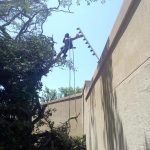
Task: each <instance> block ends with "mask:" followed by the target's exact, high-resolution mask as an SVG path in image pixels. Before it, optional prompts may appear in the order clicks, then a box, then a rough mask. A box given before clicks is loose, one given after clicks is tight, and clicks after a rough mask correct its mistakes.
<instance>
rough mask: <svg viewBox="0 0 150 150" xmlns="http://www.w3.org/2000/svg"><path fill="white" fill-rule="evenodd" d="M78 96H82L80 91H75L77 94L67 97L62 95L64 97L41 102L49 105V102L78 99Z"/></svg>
mask: <svg viewBox="0 0 150 150" xmlns="http://www.w3.org/2000/svg"><path fill="white" fill-rule="evenodd" d="M79 98H82V93H77V94H74V95H71V96H67V97H64V98H60V99H56V100H52V101H50V102H47V103H42V105H44V104H47V105H51V104H55V103H61V102H64V101H70V100H75V99H79Z"/></svg>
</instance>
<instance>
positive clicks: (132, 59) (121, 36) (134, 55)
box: [83, 0, 150, 150]
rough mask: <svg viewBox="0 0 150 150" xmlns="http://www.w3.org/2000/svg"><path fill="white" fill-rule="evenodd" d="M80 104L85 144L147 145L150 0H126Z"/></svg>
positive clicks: (132, 149) (139, 148)
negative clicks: (81, 105)
mask: <svg viewBox="0 0 150 150" xmlns="http://www.w3.org/2000/svg"><path fill="white" fill-rule="evenodd" d="M83 104H84V112H83V114H84V123H83V124H84V133H85V134H86V137H87V149H88V150H148V149H150V145H149V144H150V143H149V142H150V1H149V0H124V3H123V7H122V9H121V12H120V14H119V16H118V19H117V21H116V24H115V25H114V28H113V30H112V33H111V35H110V37H109V38H108V41H107V43H106V46H105V49H104V52H103V54H102V57H101V60H100V62H99V64H98V66H97V69H96V71H95V74H94V76H93V78H92V80H91V86H90V87H89V88H88V90H87V89H86V88H85V91H84V103H83Z"/></svg>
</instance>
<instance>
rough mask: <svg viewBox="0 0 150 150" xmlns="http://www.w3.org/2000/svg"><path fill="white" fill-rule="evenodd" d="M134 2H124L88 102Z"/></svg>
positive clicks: (99, 65)
mask: <svg viewBox="0 0 150 150" xmlns="http://www.w3.org/2000/svg"><path fill="white" fill-rule="evenodd" d="M134 2H135V0H124V2H123V4H122V7H121V9H120V12H119V15H118V17H117V19H116V22H115V24H114V26H113V29H112V31H111V33H110V35H109V37H108V40H107V42H106V44H105V47H104V50H103V52H102V54H101V56H100V60H99V62H98V65H97V68H96V71H95V73H94V75H93V77H92V79H91V85H90V87H89V90H88V92H87V94H86V96H85V99H86V100H87V99H88V97H89V95H90V93H91V91H92V88H93V87H94V85H95V83H96V81H97V79H98V77H99V75H100V74H101V71H102V68H103V66H104V64H105V63H106V61H107V58H108V57H109V56H110V54H111V53H112V51H113V50H114V49H113V45H114V43H115V42H116V40H117V35H118V34H119V33H120V30H121V28H122V26H123V25H124V21H125V20H126V18H127V17H128V14H129V11H130V9H131V7H132V6H133V4H134ZM118 40H119V39H118ZM118 40H117V41H118Z"/></svg>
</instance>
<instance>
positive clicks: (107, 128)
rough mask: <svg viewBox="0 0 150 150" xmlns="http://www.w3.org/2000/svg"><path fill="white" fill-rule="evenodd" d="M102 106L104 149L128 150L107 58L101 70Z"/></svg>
mask: <svg viewBox="0 0 150 150" xmlns="http://www.w3.org/2000/svg"><path fill="white" fill-rule="evenodd" d="M101 77H102V90H101V95H102V98H101V100H102V107H103V111H104V131H103V137H104V139H105V143H104V145H105V149H107V150H128V147H127V143H126V139H125V137H124V133H123V126H122V122H121V119H120V117H119V114H118V112H117V96H116V92H115V91H113V86H112V80H113V74H112V60H111V58H110V59H109V60H107V62H106V64H105V66H104V69H103V72H102V76H101Z"/></svg>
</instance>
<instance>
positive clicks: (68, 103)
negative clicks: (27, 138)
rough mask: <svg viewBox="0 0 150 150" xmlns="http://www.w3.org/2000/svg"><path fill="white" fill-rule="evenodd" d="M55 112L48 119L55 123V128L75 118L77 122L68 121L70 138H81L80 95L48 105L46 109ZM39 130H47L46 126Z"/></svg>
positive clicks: (73, 120)
mask: <svg viewBox="0 0 150 150" xmlns="http://www.w3.org/2000/svg"><path fill="white" fill-rule="evenodd" d="M53 108H55V109H56V111H55V112H54V113H53V114H52V116H50V119H51V120H52V121H54V122H55V126H60V125H62V123H65V122H66V121H67V120H68V119H69V118H71V117H76V116H78V117H77V120H75V119H72V120H71V121H70V125H71V129H70V135H71V136H82V135H83V125H82V122H83V121H82V94H75V95H73V96H68V97H65V98H62V99H59V100H55V101H51V102H49V103H48V107H47V108H46V109H53ZM41 130H42V131H43V130H48V127H47V126H42V128H41Z"/></svg>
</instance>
